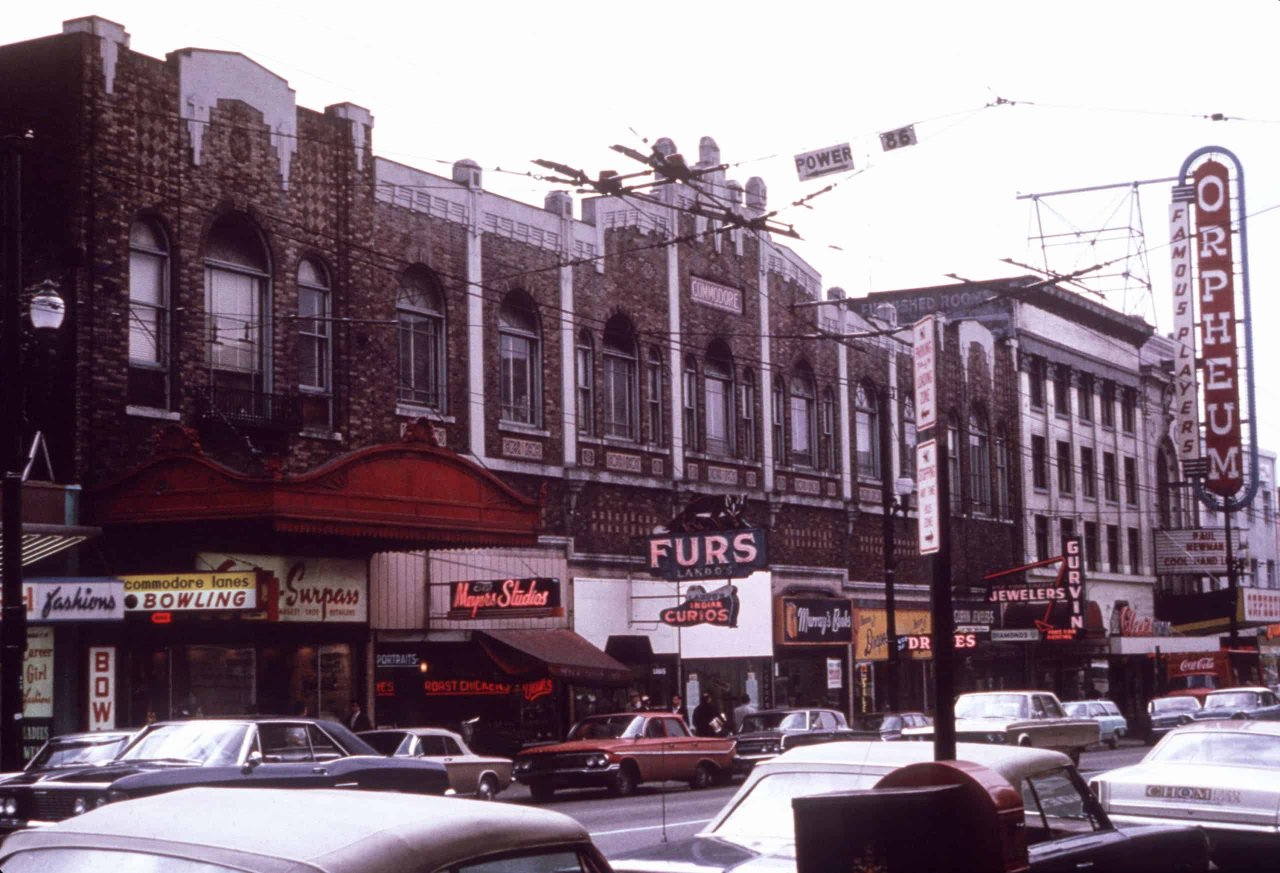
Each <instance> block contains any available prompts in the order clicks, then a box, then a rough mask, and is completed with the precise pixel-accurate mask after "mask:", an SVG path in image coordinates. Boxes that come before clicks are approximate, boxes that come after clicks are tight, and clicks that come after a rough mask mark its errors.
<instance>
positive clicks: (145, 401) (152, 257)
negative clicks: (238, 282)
mask: <svg viewBox="0 0 1280 873" xmlns="http://www.w3.org/2000/svg"><path fill="white" fill-rule="evenodd" d="M169 322H170V302H169V241H168V239H167V238H166V236H165V234H164V231H163V230H162V229H161V228H160V227H159V225H157V224H155V223H153V222H150V221H135V222H134V223H133V224H132V225H131V226H130V228H129V402H130V403H132V404H135V405H138V406H149V407H153V408H156V409H168V408H169V402H170V400H169Z"/></svg>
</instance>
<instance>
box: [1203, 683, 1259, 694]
mask: <svg viewBox="0 0 1280 873" xmlns="http://www.w3.org/2000/svg"><path fill="white" fill-rule="evenodd" d="M1233 691H1249V692H1251V693H1253V694H1267V693H1269V692H1270V691H1271V689H1270V688H1267V687H1266V686H1263V685H1237V686H1235V687H1234V688H1215V689H1213V690H1212V691H1210V692H1209V695H1210V696H1213V695H1215V694H1230V693H1232V692H1233Z"/></svg>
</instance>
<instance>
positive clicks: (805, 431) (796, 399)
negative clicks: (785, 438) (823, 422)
mask: <svg viewBox="0 0 1280 873" xmlns="http://www.w3.org/2000/svg"><path fill="white" fill-rule="evenodd" d="M787 400H788V403H787V407H788V409H789V410H790V412H791V422H790V423H791V448H790V451H789V452H788V454H787V461H788V463H789V464H790V466H792V467H804V468H806V469H811V470H816V469H817V468H818V420H817V419H818V415H817V402H818V389H817V384H816V383H815V381H814V378H813V373H812V372H811V371H810V370H809V369H808V367H807V366H803V367H800V368H798V369H797V370H796V371H795V372H794V373H792V375H791V392H790V393H789V394H788V395H787ZM801 437H804V443H801V440H800V438H801ZM801 445H807V447H808V448H807V450H803V449H801V448H797V446H801Z"/></svg>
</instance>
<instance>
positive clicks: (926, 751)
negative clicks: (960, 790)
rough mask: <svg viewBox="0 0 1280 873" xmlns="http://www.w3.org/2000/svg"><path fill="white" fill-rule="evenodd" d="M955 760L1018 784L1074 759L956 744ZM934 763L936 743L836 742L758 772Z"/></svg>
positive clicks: (803, 749)
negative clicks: (980, 766) (973, 765)
mask: <svg viewBox="0 0 1280 873" xmlns="http://www.w3.org/2000/svg"><path fill="white" fill-rule="evenodd" d="M956 758H957V759H958V760H961V761H972V762H973V763H975V764H981V765H982V766H984V767H986V768H988V769H990V770H994V771H996V772H997V773H999V774H1000V775H1001V776H1003V777H1004V778H1005V779H1008V780H1009V781H1010V782H1011V783H1014V784H1016V783H1018V782H1019V781H1021V780H1022V779H1023V778H1025V777H1026V776H1027V775H1028V774H1029V773H1039V772H1042V771H1044V770H1051V769H1054V768H1055V767H1064V766H1067V765H1069V764H1070V763H1071V759H1070V758H1068V757H1067V756H1066V755H1064V754H1062V753H1061V752H1054V751H1052V750H1050V749H1031V748H1027V747H1025V746H1004V745H997V744H989V743H957V744H956ZM932 760H933V743H930V742H920V741H914V740H913V741H907V742H901V743H868V742H854V741H849V742H834V743H820V744H818V745H814V746H799V747H797V748H795V749H792V750H790V751H788V752H784V753H783V754H781V755H779V756H778V757H776V758H774V759H772V760H770V761H762V762H761V763H759V764H757V765H756V767H755V769H756V771H758V772H761V773H768V772H771V771H788V770H790V771H808V770H813V769H814V768H815V765H820V766H836V767H839V768H840V769H846V768H847V769H848V770H849V771H850V772H862V771H864V770H865V771H866V772H871V771H872V770H880V769H883V768H889V769H897V768H898V767H905V766H907V765H908V764H917V763H920V762H922V761H932Z"/></svg>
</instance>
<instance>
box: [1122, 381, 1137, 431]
mask: <svg viewBox="0 0 1280 873" xmlns="http://www.w3.org/2000/svg"><path fill="white" fill-rule="evenodd" d="M1120 427H1121V428H1122V429H1123V430H1124V432H1125V433H1133V432H1134V431H1135V430H1136V429H1137V427H1138V395H1137V392H1135V391H1134V390H1133V389H1132V388H1125V389H1124V390H1123V391H1122V392H1121V394H1120Z"/></svg>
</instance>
